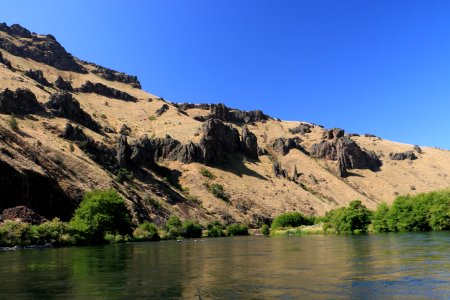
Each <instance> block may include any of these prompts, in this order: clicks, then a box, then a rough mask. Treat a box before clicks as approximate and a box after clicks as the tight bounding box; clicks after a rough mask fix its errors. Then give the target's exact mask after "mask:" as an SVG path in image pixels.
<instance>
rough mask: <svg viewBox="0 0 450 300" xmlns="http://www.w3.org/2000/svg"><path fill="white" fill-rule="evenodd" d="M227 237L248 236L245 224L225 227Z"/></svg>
mask: <svg viewBox="0 0 450 300" xmlns="http://www.w3.org/2000/svg"><path fill="white" fill-rule="evenodd" d="M227 232H228V235H229V236H238V235H248V227H247V225H245V224H239V223H235V224H231V225H228V227H227Z"/></svg>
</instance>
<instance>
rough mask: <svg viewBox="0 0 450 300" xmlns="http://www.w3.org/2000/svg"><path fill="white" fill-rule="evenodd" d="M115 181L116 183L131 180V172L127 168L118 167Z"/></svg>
mask: <svg viewBox="0 0 450 300" xmlns="http://www.w3.org/2000/svg"><path fill="white" fill-rule="evenodd" d="M115 179H116V181H117V182H118V183H124V181H126V180H132V179H133V172H130V171H128V170H127V169H123V168H122V169H119V171H117V174H116V178H115Z"/></svg>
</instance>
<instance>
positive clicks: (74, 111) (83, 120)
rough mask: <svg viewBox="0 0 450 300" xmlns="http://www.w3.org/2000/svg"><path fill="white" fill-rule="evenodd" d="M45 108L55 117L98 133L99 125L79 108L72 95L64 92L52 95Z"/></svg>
mask: <svg viewBox="0 0 450 300" xmlns="http://www.w3.org/2000/svg"><path fill="white" fill-rule="evenodd" d="M45 106H46V107H47V108H48V109H50V111H51V113H52V114H53V115H55V116H57V117H61V118H66V119H68V120H71V121H73V122H76V123H78V124H80V125H83V126H85V127H87V128H89V129H91V130H93V131H95V132H99V131H100V125H99V124H98V123H97V122H95V121H94V120H93V119H92V117H91V116H90V115H89V114H88V113H86V112H85V111H84V110H83V109H82V108H81V106H80V103H79V102H78V101H77V100H76V99H75V98H74V97H73V96H72V94H69V93H66V92H62V93H54V94H52V95H51V96H50V101H48V102H47V103H46V104H45Z"/></svg>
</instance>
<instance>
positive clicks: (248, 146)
mask: <svg viewBox="0 0 450 300" xmlns="http://www.w3.org/2000/svg"><path fill="white" fill-rule="evenodd" d="M241 143H242V144H241V149H242V152H243V153H244V155H245V156H247V157H248V158H251V159H258V139H257V138H256V135H254V134H253V133H252V132H251V131H250V130H249V129H248V128H247V126H244V127H243V128H242V141H241Z"/></svg>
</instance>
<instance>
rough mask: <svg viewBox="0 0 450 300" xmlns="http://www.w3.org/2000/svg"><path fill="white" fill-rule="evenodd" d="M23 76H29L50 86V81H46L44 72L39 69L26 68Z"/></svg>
mask: <svg viewBox="0 0 450 300" xmlns="http://www.w3.org/2000/svg"><path fill="white" fill-rule="evenodd" d="M24 74H25V76H28V77H30V78H31V79H33V80H34V81H36V82H38V83H40V84H42V85H44V86H51V83H50V82H48V81H47V79H46V78H45V77H44V73H43V72H42V71H41V70H28V71H25V73H24Z"/></svg>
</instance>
